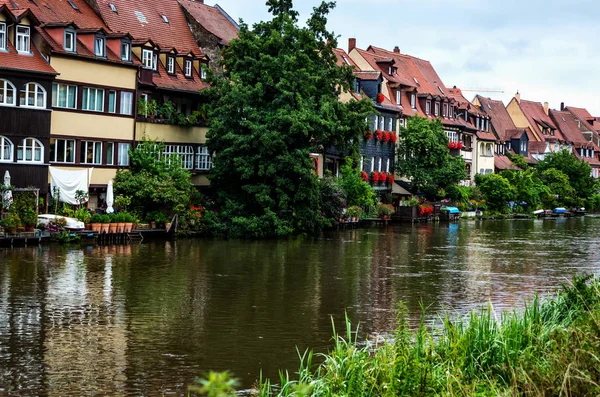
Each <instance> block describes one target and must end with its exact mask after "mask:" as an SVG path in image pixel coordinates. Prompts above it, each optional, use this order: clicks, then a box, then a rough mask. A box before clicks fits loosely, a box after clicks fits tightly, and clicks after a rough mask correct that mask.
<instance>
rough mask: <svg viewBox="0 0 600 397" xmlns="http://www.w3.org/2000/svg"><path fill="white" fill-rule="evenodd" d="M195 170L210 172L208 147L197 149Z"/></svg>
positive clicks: (210, 164)
mask: <svg viewBox="0 0 600 397" xmlns="http://www.w3.org/2000/svg"><path fill="white" fill-rule="evenodd" d="M361 161H362V159H361ZM196 168H197V169H199V170H201V171H210V170H211V169H212V157H211V156H210V154H209V153H208V147H206V146H200V147H199V148H198V157H197V161H196Z"/></svg>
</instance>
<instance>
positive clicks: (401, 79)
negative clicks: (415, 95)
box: [356, 48, 415, 87]
mask: <svg viewBox="0 0 600 397" xmlns="http://www.w3.org/2000/svg"><path fill="white" fill-rule="evenodd" d="M356 51H358V53H359V54H360V55H361V56H362V57H363V58H364V59H365V60H366V61H367V62H368V63H369V66H371V68H373V70H376V71H380V72H382V74H383V75H384V77H385V78H386V80H388V81H391V82H392V83H396V84H401V85H403V86H406V87H414V86H415V83H414V82H413V81H412V79H410V78H409V77H408V76H407V75H406V73H404V68H402V67H401V66H402V65H397V64H396V58H395V57H393V58H392V57H390V56H389V54H381V55H380V54H376V53H374V52H372V51H368V50H367V51H365V50H361V49H359V48H357V49H356ZM377 61H387V63H391V62H392V61H393V62H394V64H393V67H395V68H397V72H396V73H394V74H389V67H386V66H384V65H385V63H384V64H381V63H378V62H377Z"/></svg>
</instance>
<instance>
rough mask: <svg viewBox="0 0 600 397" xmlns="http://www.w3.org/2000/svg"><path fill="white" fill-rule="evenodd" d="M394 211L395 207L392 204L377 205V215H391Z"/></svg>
mask: <svg viewBox="0 0 600 397" xmlns="http://www.w3.org/2000/svg"><path fill="white" fill-rule="evenodd" d="M394 212H395V210H394V207H393V206H391V205H390V204H383V203H380V204H378V205H377V216H380V217H381V216H391V215H392V214H393V213H394Z"/></svg>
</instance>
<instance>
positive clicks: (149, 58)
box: [142, 48, 154, 70]
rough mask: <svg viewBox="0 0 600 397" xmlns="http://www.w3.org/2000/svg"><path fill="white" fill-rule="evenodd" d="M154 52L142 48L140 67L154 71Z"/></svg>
mask: <svg viewBox="0 0 600 397" xmlns="http://www.w3.org/2000/svg"><path fill="white" fill-rule="evenodd" d="M153 64H154V51H152V50H151V49H149V48H142V67H143V68H144V69H148V70H154V66H153Z"/></svg>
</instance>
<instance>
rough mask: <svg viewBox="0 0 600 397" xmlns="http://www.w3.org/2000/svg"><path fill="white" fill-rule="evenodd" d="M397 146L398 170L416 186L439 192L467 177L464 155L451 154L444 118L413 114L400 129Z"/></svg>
mask: <svg viewBox="0 0 600 397" xmlns="http://www.w3.org/2000/svg"><path fill="white" fill-rule="evenodd" d="M397 149H398V158H397V161H396V165H397V172H398V173H399V174H400V175H402V176H404V177H406V178H408V179H410V180H411V184H412V186H413V188H414V189H416V190H419V191H427V192H431V194H432V195H435V194H436V193H437V192H438V191H439V190H440V189H446V188H447V187H449V186H451V185H455V184H457V183H458V182H460V181H462V180H464V179H466V178H467V174H466V171H465V161H464V159H463V158H462V157H453V156H451V155H450V150H449V149H448V136H447V135H446V133H445V132H444V129H443V127H442V123H441V121H440V120H437V119H436V120H433V121H429V120H427V119H424V118H422V117H413V118H412V119H411V120H410V122H409V123H408V127H407V128H403V129H402V130H401V131H400V140H399V144H398V146H397Z"/></svg>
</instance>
